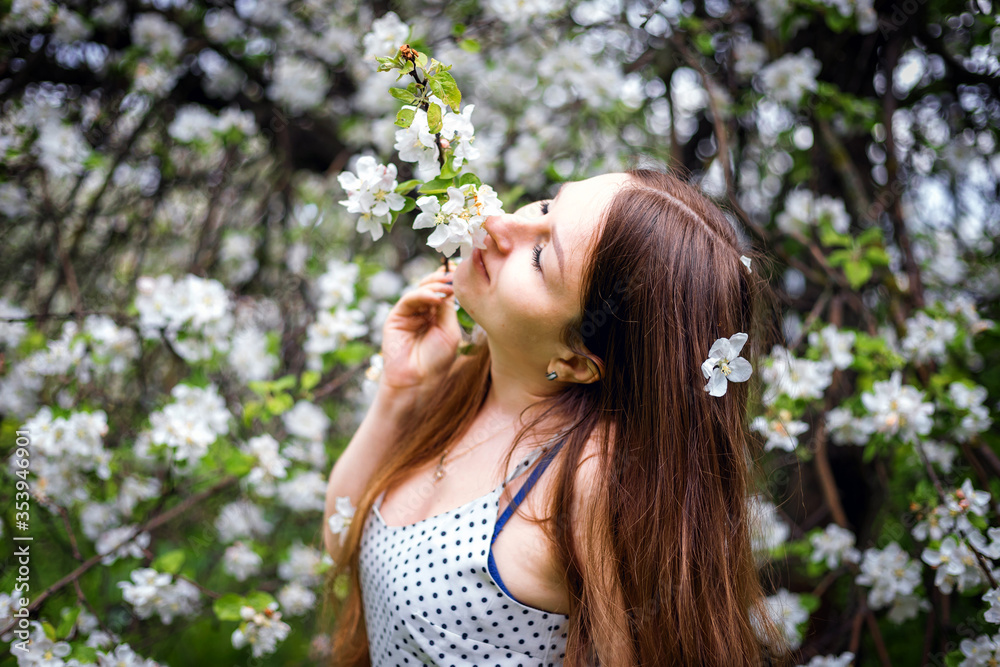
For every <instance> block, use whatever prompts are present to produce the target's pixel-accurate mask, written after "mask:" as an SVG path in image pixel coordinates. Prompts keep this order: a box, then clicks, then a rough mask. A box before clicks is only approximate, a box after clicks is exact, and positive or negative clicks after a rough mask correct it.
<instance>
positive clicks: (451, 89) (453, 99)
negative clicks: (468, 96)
mask: <svg viewBox="0 0 1000 667" xmlns="http://www.w3.org/2000/svg"><path fill="white" fill-rule="evenodd" d="M437 81H438V82H439V83H440V84H441V90H442V94H439V95H438V97H440V98H441V100H442V101H443V102H444V103H445V104H447V105H448V106H450V107H451V110H452V111H454V112H455V113H458V107H459V105H460V104H461V103H462V91H460V90H459V89H458V84H457V83H455V77H453V76H452V75H451V72H441V73H440V74H438V75H437Z"/></svg>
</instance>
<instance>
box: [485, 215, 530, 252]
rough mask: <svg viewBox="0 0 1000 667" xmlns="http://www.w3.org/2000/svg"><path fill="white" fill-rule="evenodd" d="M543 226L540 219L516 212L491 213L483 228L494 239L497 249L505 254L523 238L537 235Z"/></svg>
mask: <svg viewBox="0 0 1000 667" xmlns="http://www.w3.org/2000/svg"><path fill="white" fill-rule="evenodd" d="M541 227H542V223H541V222H540V221H536V220H533V219H531V218H526V217H524V216H519V215H517V214H516V213H504V214H503V215H491V216H490V217H488V218H486V220H485V221H484V222H483V229H485V230H486V233H487V234H489V236H490V238H491V239H493V243H494V245H496V247H497V250H499V251H500V252H501V253H503V254H507V253H509V252H510V251H511V250H513V249H514V247H516V245H517V243H518V242H519V241H521V240H522V239H526V238H529V237H532V236H534V235H537V234H538V231H539V230H540V229H541Z"/></svg>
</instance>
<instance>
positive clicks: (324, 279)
mask: <svg viewBox="0 0 1000 667" xmlns="http://www.w3.org/2000/svg"><path fill="white" fill-rule="evenodd" d="M362 159H364V158H362ZM358 162H359V163H360V162H361V160H358ZM359 171H360V166H359ZM348 175H353V174H350V172H348ZM397 196H399V195H397ZM360 272H361V267H360V266H358V265H357V264H355V263H353V262H341V261H340V260H337V259H330V260H327V262H326V271H325V272H324V273H323V275H321V276H320V277H319V278H317V279H316V291H317V293H318V295H319V296H318V298H317V304H316V305H317V306H318V307H319V308H322V309H324V310H329V309H331V308H336V307H337V306H349V305H351V304H352V303H354V290H355V287H356V285H357V283H358V276H359V274H360Z"/></svg>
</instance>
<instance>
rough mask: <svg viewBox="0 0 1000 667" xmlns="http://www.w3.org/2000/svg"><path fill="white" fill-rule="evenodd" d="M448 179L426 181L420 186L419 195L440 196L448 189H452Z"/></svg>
mask: <svg viewBox="0 0 1000 667" xmlns="http://www.w3.org/2000/svg"><path fill="white" fill-rule="evenodd" d="M453 185H454V183H452V181H451V179H450V178H435V179H434V180H433V181H427V182H426V183H424V184H423V185H421V186H420V193H421V194H425V195H440V194H443V193H445V192H448V188H450V187H452V186H453Z"/></svg>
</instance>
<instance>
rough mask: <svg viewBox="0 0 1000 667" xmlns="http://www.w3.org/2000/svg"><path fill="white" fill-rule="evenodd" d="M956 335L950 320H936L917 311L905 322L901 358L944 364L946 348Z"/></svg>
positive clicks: (956, 329) (955, 329)
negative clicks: (932, 360) (931, 360)
mask: <svg viewBox="0 0 1000 667" xmlns="http://www.w3.org/2000/svg"><path fill="white" fill-rule="evenodd" d="M956 333H958V327H957V326H956V325H955V323H954V322H953V321H951V320H938V319H934V318H932V317H931V316H929V315H928V314H927V313H925V312H923V311H918V312H917V313H916V314H914V315H913V317H910V318H908V319H907V320H906V337H904V338H903V340H902V341H901V342H900V347H901V348H902V352H903V356H905V357H906V358H907V359H908V360H910V361H927V360H929V359H934V360H935V361H937V362H938V363H944V362H945V361H946V360H947V358H948V350H947V348H946V346H947V345H948V343H950V342H951V341H952V340H953V339H954V338H955V334H956Z"/></svg>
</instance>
